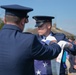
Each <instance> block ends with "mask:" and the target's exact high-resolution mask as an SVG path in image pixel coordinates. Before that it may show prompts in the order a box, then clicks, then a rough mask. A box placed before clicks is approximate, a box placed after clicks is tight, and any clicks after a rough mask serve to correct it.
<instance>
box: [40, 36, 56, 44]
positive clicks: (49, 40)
mask: <svg viewBox="0 0 76 75" xmlns="http://www.w3.org/2000/svg"><path fill="white" fill-rule="evenodd" d="M41 41H42V42H45V43H46V44H47V45H49V44H52V43H57V40H56V39H55V37H53V36H48V37H47V38H46V39H42V40H41Z"/></svg>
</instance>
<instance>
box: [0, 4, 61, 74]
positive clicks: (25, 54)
mask: <svg viewBox="0 0 76 75" xmlns="http://www.w3.org/2000/svg"><path fill="white" fill-rule="evenodd" d="M0 7H1V8H3V9H5V17H4V23H5V24H4V26H3V28H2V29H1V31H0V75H34V74H35V73H34V59H36V60H37V59H38V60H45V59H48V60H49V59H53V58H56V57H57V56H58V54H59V53H60V52H61V48H60V46H59V45H58V44H56V43H53V44H51V45H49V46H46V45H45V46H43V45H42V44H41V43H40V42H39V40H38V39H37V37H36V36H35V35H33V34H31V33H23V32H22V31H23V28H24V25H25V23H27V22H28V15H27V14H28V12H30V11H32V10H33V9H32V8H29V7H24V6H21V5H3V6H0ZM49 44H50V42H49Z"/></svg>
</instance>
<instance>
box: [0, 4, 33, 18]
mask: <svg viewBox="0 0 76 75" xmlns="http://www.w3.org/2000/svg"><path fill="white" fill-rule="evenodd" d="M0 7H1V8H3V9H5V15H11V16H18V17H28V16H27V13H28V12H30V11H33V9H32V8H29V7H24V6H21V5H3V6H0Z"/></svg>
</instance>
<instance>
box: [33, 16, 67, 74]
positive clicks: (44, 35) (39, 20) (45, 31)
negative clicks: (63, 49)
mask: <svg viewBox="0 0 76 75" xmlns="http://www.w3.org/2000/svg"><path fill="white" fill-rule="evenodd" d="M33 19H35V21H36V25H35V27H37V28H38V29H37V31H38V35H37V37H38V39H39V40H40V41H43V40H45V39H46V40H51V43H54V42H59V41H61V40H64V41H68V39H66V36H65V35H64V34H62V33H53V32H52V31H51V28H52V19H54V17H52V16H33ZM46 42H47V43H48V41H46ZM38 73H40V75H52V71H51V63H50V60H45V61H44V60H41V61H40V60H35V74H36V75H38ZM60 75H65V65H64V63H63V62H62V61H61V67H60Z"/></svg>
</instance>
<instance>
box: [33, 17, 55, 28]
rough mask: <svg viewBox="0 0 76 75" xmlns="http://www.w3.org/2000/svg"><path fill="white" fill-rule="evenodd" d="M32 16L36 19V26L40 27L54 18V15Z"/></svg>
mask: <svg viewBox="0 0 76 75" xmlns="http://www.w3.org/2000/svg"><path fill="white" fill-rule="evenodd" d="M32 18H33V19H35V20H36V25H35V27H39V26H41V25H42V24H44V23H45V22H52V19H54V17H53V16H33V17H32Z"/></svg>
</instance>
